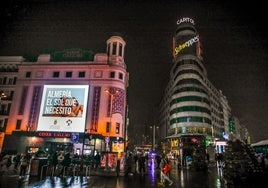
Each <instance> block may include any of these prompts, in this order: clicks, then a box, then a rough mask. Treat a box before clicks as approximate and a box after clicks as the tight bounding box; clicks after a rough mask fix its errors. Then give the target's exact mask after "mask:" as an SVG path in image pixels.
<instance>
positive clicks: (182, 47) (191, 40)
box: [174, 36, 199, 56]
mask: <svg viewBox="0 0 268 188" xmlns="http://www.w3.org/2000/svg"><path fill="white" fill-rule="evenodd" d="M198 41H199V38H198V36H195V37H193V38H191V39H190V40H188V41H187V42H185V43H183V44H181V45H179V46H177V47H175V48H174V55H175V56H176V55H178V53H179V52H180V51H182V50H183V49H185V48H186V47H190V46H192V45H193V44H194V43H196V42H198Z"/></svg>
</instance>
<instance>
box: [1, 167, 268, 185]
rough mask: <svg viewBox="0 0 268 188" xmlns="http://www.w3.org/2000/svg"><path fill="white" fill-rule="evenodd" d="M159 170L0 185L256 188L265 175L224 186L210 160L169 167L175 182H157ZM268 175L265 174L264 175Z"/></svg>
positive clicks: (13, 179) (31, 179) (14, 180)
mask: <svg viewBox="0 0 268 188" xmlns="http://www.w3.org/2000/svg"><path fill="white" fill-rule="evenodd" d="M159 173H160V172H159V170H157V169H154V168H152V169H150V168H148V170H147V172H146V174H145V175H143V176H142V175H140V174H131V175H128V176H119V177H116V176H102V175H92V174H90V175H89V176H64V177H58V176H53V177H50V176H46V177H44V178H42V180H40V178H38V177H29V179H28V181H25V179H19V177H18V176H16V175H14V176H11V175H10V176H7V177H4V178H3V177H2V179H1V182H2V183H1V185H2V187H3V188H17V187H19V188H39V187H43V188H52V187H56V188H63V187H72V188H82V187H83V188H84V187H89V188H134V187H135V188H137V187H139V188H151V187H152V188H153V187H156V188H158V187H159V188H161V187H175V188H177V187H181V188H227V187H228V188H229V187H235V188H237V187H238V188H254V187H259V185H261V184H262V183H265V181H266V180H267V179H265V178H268V177H266V176H265V177H264V176H263V177H257V178H256V177H254V178H253V179H252V180H251V181H250V182H240V183H238V184H237V185H236V186H227V185H226V184H225V182H224V180H223V179H222V172H221V168H218V167H217V165H215V163H211V164H210V165H209V168H208V170H207V171H197V170H195V169H187V168H184V169H178V168H177V167H176V166H172V171H171V175H170V177H171V179H172V181H173V182H174V184H173V185H171V186H169V185H168V183H167V184H166V185H165V186H162V185H160V184H159V181H160V177H159ZM266 175H267V174H266Z"/></svg>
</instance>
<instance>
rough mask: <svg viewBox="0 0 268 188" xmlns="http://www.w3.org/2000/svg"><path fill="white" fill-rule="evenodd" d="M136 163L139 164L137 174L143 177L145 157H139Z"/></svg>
mask: <svg viewBox="0 0 268 188" xmlns="http://www.w3.org/2000/svg"><path fill="white" fill-rule="evenodd" d="M138 163H139V172H140V174H141V175H142V176H143V175H144V174H145V171H146V169H145V166H146V158H145V156H143V155H141V156H140V157H139V159H138Z"/></svg>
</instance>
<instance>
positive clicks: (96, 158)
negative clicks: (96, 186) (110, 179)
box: [94, 152, 101, 168]
mask: <svg viewBox="0 0 268 188" xmlns="http://www.w3.org/2000/svg"><path fill="white" fill-rule="evenodd" d="M100 163H101V155H100V153H99V152H97V154H96V155H95V156H94V168H99V167H100Z"/></svg>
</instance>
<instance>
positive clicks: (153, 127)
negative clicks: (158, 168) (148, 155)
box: [150, 125, 159, 151]
mask: <svg viewBox="0 0 268 188" xmlns="http://www.w3.org/2000/svg"><path fill="white" fill-rule="evenodd" d="M150 128H152V129H153V143H152V149H153V151H154V150H155V128H157V129H158V128H159V127H158V126H156V125H153V126H150Z"/></svg>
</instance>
